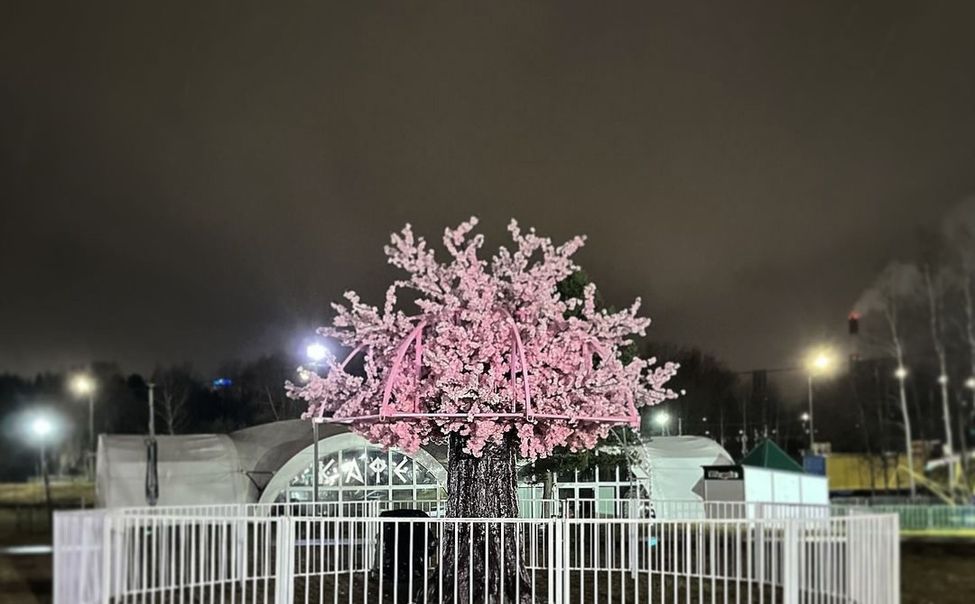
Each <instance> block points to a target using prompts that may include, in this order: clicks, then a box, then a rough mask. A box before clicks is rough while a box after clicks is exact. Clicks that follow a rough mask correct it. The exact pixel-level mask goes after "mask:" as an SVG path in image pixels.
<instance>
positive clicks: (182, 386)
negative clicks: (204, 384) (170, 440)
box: [152, 364, 195, 434]
mask: <svg viewBox="0 0 975 604" xmlns="http://www.w3.org/2000/svg"><path fill="white" fill-rule="evenodd" d="M152 380H153V381H154V382H155V383H156V384H157V386H158V387H159V399H158V401H157V403H156V405H157V406H156V413H157V414H158V415H159V417H160V419H162V421H163V426H164V428H165V430H166V432H167V433H169V434H176V433H177V432H180V431H181V430H182V429H183V428H184V427H185V426H186V424H187V423H188V422H189V400H190V395H191V394H192V392H193V387H194V384H195V382H194V380H193V370H192V368H191V367H190V365H188V364H184V365H179V366H173V367H169V368H167V369H157V370H156V371H155V372H154V373H153V377H152Z"/></svg>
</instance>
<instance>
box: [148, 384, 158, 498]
mask: <svg viewBox="0 0 975 604" xmlns="http://www.w3.org/2000/svg"><path fill="white" fill-rule="evenodd" d="M146 386H148V387H149V438H147V439H146V503H147V504H149V505H150V506H154V505H156V502H157V501H159V471H158V467H157V463H158V459H159V448H158V445H157V444H156V404H155V403H156V401H155V398H154V395H155V393H154V391H155V389H156V385H155V384H154V383H152V382H149V383H148V384H146Z"/></svg>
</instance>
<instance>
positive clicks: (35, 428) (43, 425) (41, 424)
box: [30, 417, 54, 444]
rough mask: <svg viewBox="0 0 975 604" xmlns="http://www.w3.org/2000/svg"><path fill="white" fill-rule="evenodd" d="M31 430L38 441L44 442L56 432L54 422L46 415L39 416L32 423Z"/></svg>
mask: <svg viewBox="0 0 975 604" xmlns="http://www.w3.org/2000/svg"><path fill="white" fill-rule="evenodd" d="M30 431H31V434H33V435H34V436H35V437H36V438H37V440H38V442H40V443H42V444H43V443H44V442H45V441H47V438H48V437H49V436H50V435H51V434H52V433H53V432H54V424H52V423H51V420H49V419H48V418H46V417H37V418H34V421H32V422H31V423H30Z"/></svg>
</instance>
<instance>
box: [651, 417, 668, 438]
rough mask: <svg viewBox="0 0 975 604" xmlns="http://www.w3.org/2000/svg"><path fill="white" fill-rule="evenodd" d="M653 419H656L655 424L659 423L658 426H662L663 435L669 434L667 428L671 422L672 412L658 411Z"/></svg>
mask: <svg viewBox="0 0 975 604" xmlns="http://www.w3.org/2000/svg"><path fill="white" fill-rule="evenodd" d="M653 421H654V423H655V424H657V425H658V426H660V433H661V435H663V436H668V435H669V432H668V430H667V426H668V425H669V424H670V414H669V413H667V412H666V411H661V412H660V413H658V414H657V415H656V416H655V417H654V418H653Z"/></svg>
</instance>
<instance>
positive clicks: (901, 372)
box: [894, 366, 907, 382]
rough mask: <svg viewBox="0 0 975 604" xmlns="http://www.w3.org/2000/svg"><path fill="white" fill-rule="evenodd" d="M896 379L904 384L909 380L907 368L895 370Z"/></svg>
mask: <svg viewBox="0 0 975 604" xmlns="http://www.w3.org/2000/svg"><path fill="white" fill-rule="evenodd" d="M894 377H895V378H897V379H899V380H900V381H902V382H903V381H904V380H906V379H907V367H903V366H902V367H898V368H897V369H895V370H894Z"/></svg>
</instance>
